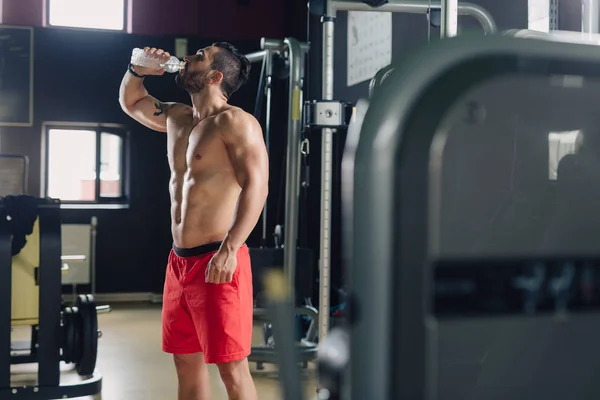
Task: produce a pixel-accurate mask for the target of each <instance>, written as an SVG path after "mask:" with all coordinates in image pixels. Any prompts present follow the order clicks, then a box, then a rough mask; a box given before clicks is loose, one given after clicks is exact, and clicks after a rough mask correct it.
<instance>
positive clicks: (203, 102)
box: [192, 87, 228, 120]
mask: <svg viewBox="0 0 600 400" xmlns="http://www.w3.org/2000/svg"><path fill="white" fill-rule="evenodd" d="M211 89H213V88H211V87H207V88H205V89H203V90H202V91H200V92H198V93H194V94H192V105H193V106H194V116H195V117H196V118H198V119H199V120H203V119H205V118H208V117H210V116H213V115H215V114H218V113H219V112H221V111H223V109H224V108H226V107H227V106H228V104H227V98H226V97H225V96H224V95H223V93H222V92H221V91H220V90H218V91H215V90H211Z"/></svg>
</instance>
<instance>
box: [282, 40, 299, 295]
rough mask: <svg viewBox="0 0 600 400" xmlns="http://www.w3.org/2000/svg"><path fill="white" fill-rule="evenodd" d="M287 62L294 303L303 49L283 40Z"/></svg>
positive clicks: (287, 268) (287, 258) (288, 270)
mask: <svg viewBox="0 0 600 400" xmlns="http://www.w3.org/2000/svg"><path fill="white" fill-rule="evenodd" d="M284 43H285V45H286V46H287V51H288V57H289V60H290V78H289V79H290V80H289V91H290V92H289V105H288V109H289V112H288V144H287V160H286V182H285V226H284V243H285V246H284V248H283V268H284V272H285V276H286V277H287V279H288V284H289V290H290V291H291V294H290V297H291V298H292V299H293V301H295V299H296V297H295V290H294V289H295V283H296V251H297V250H296V249H297V239H298V205H299V202H300V161H301V160H300V140H301V134H302V118H301V116H302V86H303V82H302V80H303V78H304V77H303V71H304V66H303V65H302V62H301V61H302V49H301V47H300V43H299V42H298V41H297V40H296V39H293V38H286V39H285V40H284Z"/></svg>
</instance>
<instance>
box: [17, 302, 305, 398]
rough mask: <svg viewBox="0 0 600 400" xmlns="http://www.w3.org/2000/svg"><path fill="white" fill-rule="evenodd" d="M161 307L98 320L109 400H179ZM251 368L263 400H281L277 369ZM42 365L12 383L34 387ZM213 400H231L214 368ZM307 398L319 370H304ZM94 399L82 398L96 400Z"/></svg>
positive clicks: (119, 309)
mask: <svg viewBox="0 0 600 400" xmlns="http://www.w3.org/2000/svg"><path fill="white" fill-rule="evenodd" d="M160 310H161V308H160V305H151V304H116V305H112V312H111V313H108V314H101V315H99V316H98V324H99V329H100V330H101V331H102V334H103V336H102V338H101V339H100V341H99V348H98V362H97V369H98V371H99V372H100V373H101V374H102V376H103V390H102V395H101V396H97V397H96V398H95V399H96V400H98V399H103V400H166V399H176V397H177V396H176V393H177V379H176V375H175V368H174V366H173V361H172V358H171V356H170V355H168V354H165V353H163V352H162V350H161V347H160V345H161V330H160V321H161V320H160ZM29 331H30V329H29V328H19V327H17V328H15V330H14V332H13V338H12V340H13V341H17V340H28V339H29ZM261 336H262V330H261V327H260V326H256V327H255V330H254V339H253V341H254V343H255V344H257V345H258V344H260V343H261ZM250 368H251V371H252V375H253V376H254V381H255V383H256V387H257V390H258V398H259V399H261V400H275V399H277V400H280V399H281V397H282V396H281V394H280V393H281V392H280V389H279V380H278V374H277V370H276V368H275V367H274V366H272V365H268V364H265V369H264V370H262V371H257V370H256V364H254V363H251V364H250ZM36 370H37V366H36V365H17V366H12V376H13V379H12V384H13V386H14V385H31V384H32V383H34V381H32V380H34V379H35V377H36V376H35V373H36ZM62 370H63V373H62V375H61V381H62V382H63V383H65V382H72V381H73V380H74V379H75V380H76V379H79V378H78V376H77V374H76V373H75V372H74V371H73V366H72V365H63V366H62ZM209 371H210V377H211V387H212V393H213V397H212V398H213V400H226V399H227V393H226V391H225V387H224V386H223V384H222V383H221V380H220V378H219V374H218V371H217V369H216V367H214V366H209ZM303 382H304V388H305V394H306V395H305V398H306V399H307V400H308V399H313V398H314V395H315V387H316V379H315V366H314V365H313V364H309V367H308V368H307V369H306V370H304V371H303ZM92 399H93V398H91V397H89V398H79V400H92Z"/></svg>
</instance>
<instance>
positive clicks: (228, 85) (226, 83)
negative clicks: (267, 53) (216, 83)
mask: <svg viewBox="0 0 600 400" xmlns="http://www.w3.org/2000/svg"><path fill="white" fill-rule="evenodd" d="M213 46H214V47H218V48H219V51H216V52H215V53H214V55H213V62H212V64H211V68H212V69H214V70H217V71H220V72H221V73H222V74H223V81H222V83H221V89H222V90H223V92H224V93H225V95H226V96H227V98H229V97H231V95H232V94H233V93H234V92H235V91H237V90H238V89H239V88H240V87H241V86H242V85H243V84H245V83H246V82H248V76H249V75H250V61H248V59H247V58H246V56H245V55H244V54H242V53H240V52H239V51H238V49H236V48H235V46H233V45H232V44H231V43H227V42H217V43H213Z"/></svg>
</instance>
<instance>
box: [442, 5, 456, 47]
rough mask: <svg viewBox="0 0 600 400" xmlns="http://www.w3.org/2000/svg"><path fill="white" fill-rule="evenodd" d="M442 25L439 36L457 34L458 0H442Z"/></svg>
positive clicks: (446, 36) (447, 36)
mask: <svg viewBox="0 0 600 400" xmlns="http://www.w3.org/2000/svg"><path fill="white" fill-rule="evenodd" d="M441 5H442V26H441V28H442V29H440V37H441V38H442V39H443V38H449V37H454V36H456V35H457V34H458V0H442V3H441Z"/></svg>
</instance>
